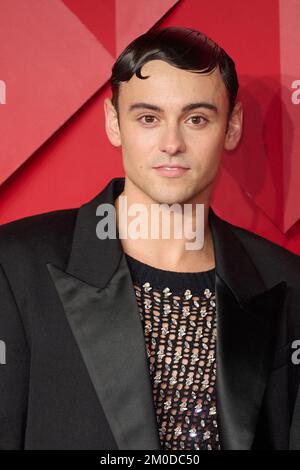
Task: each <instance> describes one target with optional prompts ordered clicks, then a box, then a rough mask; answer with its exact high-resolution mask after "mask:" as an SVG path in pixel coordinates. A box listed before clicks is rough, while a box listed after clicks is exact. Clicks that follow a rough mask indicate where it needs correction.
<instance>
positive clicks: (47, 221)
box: [0, 208, 78, 263]
mask: <svg viewBox="0 0 300 470" xmlns="http://www.w3.org/2000/svg"><path fill="white" fill-rule="evenodd" d="M77 212H78V208H71V209H59V210H55V211H50V212H44V213H41V214H36V215H31V216H27V217H23V218H21V219H17V220H14V221H12V222H8V223H5V224H2V225H1V226H0V263H2V262H4V263H5V261H16V260H17V257H18V256H21V257H23V258H26V257H27V256H31V255H35V256H41V257H42V258H43V257H44V256H45V255H50V254H51V252H53V251H54V252H57V251H58V252H61V253H63V252H64V251H65V250H66V248H68V247H69V245H70V243H71V240H72V234H73V230H74V225H75V221H76V216H77Z"/></svg>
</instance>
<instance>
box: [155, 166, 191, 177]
mask: <svg viewBox="0 0 300 470" xmlns="http://www.w3.org/2000/svg"><path fill="white" fill-rule="evenodd" d="M153 169H154V170H155V171H156V172H157V173H158V174H159V175H161V176H166V177H168V178H178V177H180V176H183V175H185V174H186V173H187V171H188V170H189V168H186V167H182V166H174V165H172V166H167V165H164V166H156V167H153Z"/></svg>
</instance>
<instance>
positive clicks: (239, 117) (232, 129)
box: [224, 101, 243, 150]
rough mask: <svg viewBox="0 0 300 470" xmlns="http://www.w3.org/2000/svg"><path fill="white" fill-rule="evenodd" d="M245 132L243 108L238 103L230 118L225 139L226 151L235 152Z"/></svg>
mask: <svg viewBox="0 0 300 470" xmlns="http://www.w3.org/2000/svg"><path fill="white" fill-rule="evenodd" d="M242 130H243V106H242V103H241V102H240V101H238V102H237V103H236V104H235V106H234V108H233V110H232V113H231V116H230V118H229V123H228V128H227V132H226V137H225V145H224V147H225V150H234V149H235V148H236V147H237V145H238V143H239V141H240V138H241V136H242Z"/></svg>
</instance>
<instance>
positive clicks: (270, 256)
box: [225, 222, 300, 283]
mask: <svg viewBox="0 0 300 470" xmlns="http://www.w3.org/2000/svg"><path fill="white" fill-rule="evenodd" d="M225 223H226V224H227V225H228V227H229V228H230V230H231V231H233V232H234V233H235V235H236V236H237V237H238V238H239V240H240V242H241V243H242V245H243V246H244V248H245V250H246V251H247V253H248V255H249V256H250V258H251V259H252V261H253V262H254V264H255V265H256V267H257V269H258V270H259V271H260V272H261V273H262V274H264V273H268V275H269V276H270V277H271V278H272V277H273V278H274V281H275V279H277V278H278V279H286V280H287V281H289V280H291V281H292V280H294V281H295V280H298V281H299V283H300V256H299V255H297V254H296V253H293V252H291V251H290V250H288V249H286V248H284V247H282V246H280V245H278V244H277V243H275V242H273V241H271V240H269V239H267V238H264V237H263V236H261V235H258V234H256V233H254V232H251V231H250V230H247V229H245V228H242V227H239V226H237V225H234V224H232V223H229V222H225Z"/></svg>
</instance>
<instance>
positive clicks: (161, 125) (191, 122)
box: [106, 60, 237, 204]
mask: <svg viewBox="0 0 300 470" xmlns="http://www.w3.org/2000/svg"><path fill="white" fill-rule="evenodd" d="M141 73H142V75H143V76H146V75H149V77H148V78H146V79H145V80H141V79H139V78H138V77H136V75H133V77H132V78H131V79H130V80H129V81H128V82H124V83H122V84H121V86H120V93H119V110H120V111H119V118H120V126H117V128H116V121H115V120H114V122H113V119H115V118H114V117H113V111H112V109H111V108H110V109H111V111H109V110H108V109H109V106H110V105H109V104H107V111H106V115H107V116H106V117H107V124H106V126H107V132H108V136H109V138H110V140H111V142H112V143H113V145H116V146H118V145H121V146H122V154H123V167H124V171H125V174H126V178H128V180H129V182H130V186H131V187H132V188H135V189H136V190H139V191H142V193H144V194H143V195H144V196H147V198H150V199H151V200H152V201H154V202H156V203H167V204H173V203H187V202H188V201H192V200H194V199H197V198H199V196H200V199H201V194H202V195H203V194H206V193H207V191H210V189H211V187H212V183H213V181H214V179H215V177H216V174H217V172H218V168H219V164H220V159H221V155H222V152H223V150H224V148H227V147H228V146H229V148H234V146H235V145H234V146H232V141H231V143H230V142H229V145H228V136H227V138H226V127H227V117H228V108H229V100H228V96H227V92H226V88H225V85H224V82H223V80H222V78H221V75H220V72H219V69H218V68H217V69H216V70H215V71H214V72H213V73H210V74H199V73H198V74H196V73H193V72H190V71H186V70H181V69H178V68H177V67H174V66H171V65H169V64H167V63H166V62H164V61H161V60H152V61H149V62H147V63H146V64H145V65H144V66H143V67H142V71H141ZM109 101H110V100H109ZM141 103H143V105H142V104H141ZM195 103H198V104H197V106H196V105H195ZM189 105H193V109H191V108H188V106H189ZM194 106H196V107H194ZM235 120H236V118H235ZM235 124H236V122H235ZM233 128H234V129H236V126H235V127H234V126H233ZM236 144H237V142H236ZM226 146H227V147H226ZM166 164H170V165H177V166H179V167H183V168H185V170H181V171H180V170H179V171H178V169H177V170H176V169H174V168H173V170H172V169H170V170H168V169H165V170H158V169H157V168H155V167H158V166H160V165H166Z"/></svg>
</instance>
